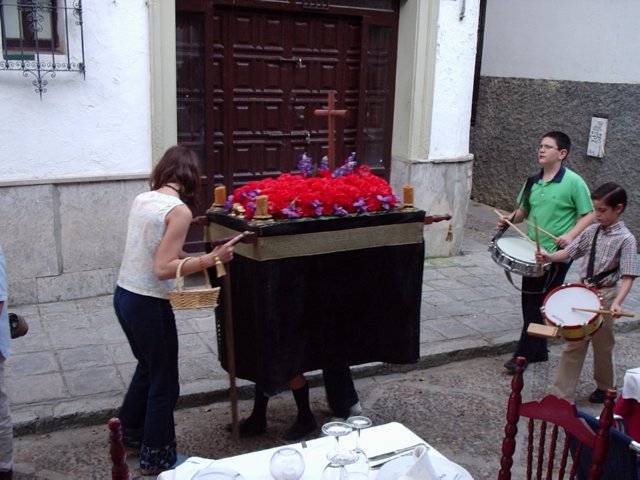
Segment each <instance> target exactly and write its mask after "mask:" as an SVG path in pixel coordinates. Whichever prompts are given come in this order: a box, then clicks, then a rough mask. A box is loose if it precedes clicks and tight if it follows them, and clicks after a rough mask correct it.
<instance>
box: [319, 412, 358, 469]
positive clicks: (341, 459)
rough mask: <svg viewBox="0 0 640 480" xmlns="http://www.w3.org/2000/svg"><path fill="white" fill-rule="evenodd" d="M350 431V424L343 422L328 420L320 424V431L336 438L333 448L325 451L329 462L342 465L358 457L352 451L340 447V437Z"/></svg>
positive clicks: (351, 429)
mask: <svg viewBox="0 0 640 480" xmlns="http://www.w3.org/2000/svg"><path fill="white" fill-rule="evenodd" d="M352 431H353V428H352V427H351V425H349V424H348V423H345V422H329V423H325V424H324V425H323V426H322V433H324V434H325V435H328V436H331V437H333V438H335V439H336V441H335V444H334V447H333V449H332V450H330V451H329V452H328V453H327V459H328V460H329V462H331V463H334V464H338V465H343V466H344V465H348V464H350V463H353V462H355V461H356V460H357V459H358V458H357V456H356V455H355V454H354V453H353V451H351V450H349V449H347V448H340V437H344V436H345V435H349V434H350V433H351V432H352Z"/></svg>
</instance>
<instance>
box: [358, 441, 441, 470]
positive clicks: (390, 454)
mask: <svg viewBox="0 0 640 480" xmlns="http://www.w3.org/2000/svg"><path fill="white" fill-rule="evenodd" d="M420 445H423V446H424V447H425V448H426V449H427V450H429V446H428V445H427V444H426V443H417V444H415V445H411V446H410V447H404V448H399V449H398V450H393V451H391V452H386V453H381V454H380V455H375V456H373V457H369V463H370V464H374V463H379V462H386V461H387V460H391V459H392V458H394V457H398V456H401V455H402V454H404V453H408V452H412V451H413V450H415V448H416V447H418V446H420ZM372 466H373V465H372Z"/></svg>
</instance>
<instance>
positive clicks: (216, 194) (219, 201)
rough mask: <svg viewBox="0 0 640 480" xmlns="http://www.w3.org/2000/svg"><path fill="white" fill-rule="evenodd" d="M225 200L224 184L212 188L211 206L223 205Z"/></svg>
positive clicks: (225, 189)
mask: <svg viewBox="0 0 640 480" xmlns="http://www.w3.org/2000/svg"><path fill="white" fill-rule="evenodd" d="M226 201H227V188H226V187H225V186H224V185H220V186H218V187H216V188H214V189H213V205H212V207H213V208H222V207H224V204H225V202H226Z"/></svg>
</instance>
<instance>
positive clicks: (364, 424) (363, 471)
mask: <svg viewBox="0 0 640 480" xmlns="http://www.w3.org/2000/svg"><path fill="white" fill-rule="evenodd" d="M347 424H348V425H350V426H351V428H352V429H353V430H355V431H356V434H357V435H356V446H355V447H354V449H353V450H352V451H353V453H354V454H355V455H356V456H357V457H358V458H357V460H356V461H355V462H353V463H352V464H350V465H348V466H347V472H348V473H349V478H350V479H351V478H353V479H357V478H362V479H367V478H369V470H370V467H369V457H367V455H366V454H365V453H364V451H363V450H362V447H361V444H360V430H362V429H363V428H368V427H370V426H371V425H372V424H373V422H372V421H371V419H370V418H369V417H363V416H361V415H357V416H353V417H349V418H347Z"/></svg>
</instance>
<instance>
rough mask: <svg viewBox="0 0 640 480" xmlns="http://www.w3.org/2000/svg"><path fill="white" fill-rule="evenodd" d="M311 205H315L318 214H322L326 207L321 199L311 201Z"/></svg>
mask: <svg viewBox="0 0 640 480" xmlns="http://www.w3.org/2000/svg"><path fill="white" fill-rule="evenodd" d="M311 206H312V207H313V209H314V211H315V213H316V216H318V217H319V216H320V215H322V212H323V211H324V207H323V206H322V202H321V201H320V200H312V201H311Z"/></svg>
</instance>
